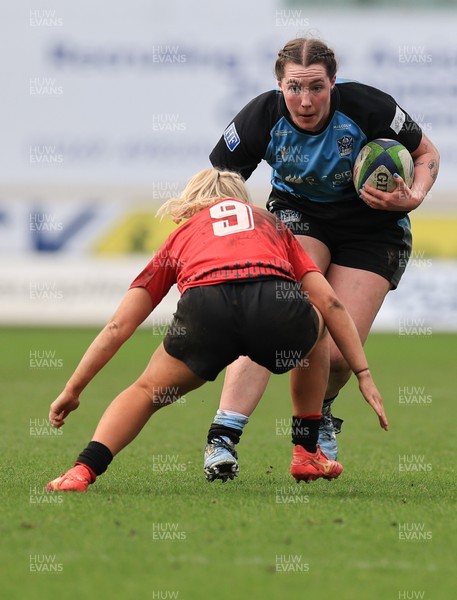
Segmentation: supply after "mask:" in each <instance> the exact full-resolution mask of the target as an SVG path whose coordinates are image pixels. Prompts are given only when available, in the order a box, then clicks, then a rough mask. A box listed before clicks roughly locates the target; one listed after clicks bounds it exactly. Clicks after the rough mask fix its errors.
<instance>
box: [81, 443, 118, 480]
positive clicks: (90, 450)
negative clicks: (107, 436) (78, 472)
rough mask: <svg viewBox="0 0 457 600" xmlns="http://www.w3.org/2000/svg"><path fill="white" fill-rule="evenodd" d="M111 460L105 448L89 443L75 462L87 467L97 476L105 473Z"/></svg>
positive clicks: (110, 454)
mask: <svg viewBox="0 0 457 600" xmlns="http://www.w3.org/2000/svg"><path fill="white" fill-rule="evenodd" d="M112 460H113V455H112V453H111V450H110V449H109V448H108V447H107V446H105V445H104V444H101V443H100V442H89V444H88V445H87V447H86V448H85V449H84V450H83V451H82V452H81V454H80V455H79V456H78V458H77V459H76V462H77V463H81V464H83V465H87V466H88V467H90V468H91V469H92V471H93V472H94V473H95V474H96V475H97V476H98V475H101V474H102V473H104V472H105V471H106V469H107V468H108V466H109V464H110V462H111V461H112Z"/></svg>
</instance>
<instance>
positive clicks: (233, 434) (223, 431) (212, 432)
mask: <svg viewBox="0 0 457 600" xmlns="http://www.w3.org/2000/svg"><path fill="white" fill-rule="evenodd" d="M242 433H243V432H242V430H241V429H234V428H233V427H227V425H221V424H219V423H211V427H210V428H209V431H208V444H210V443H211V440H212V439H213V438H215V437H218V436H221V435H225V437H228V438H230V439H231V441H232V442H233V443H234V444H238V442H239V441H240V437H241V435H242Z"/></svg>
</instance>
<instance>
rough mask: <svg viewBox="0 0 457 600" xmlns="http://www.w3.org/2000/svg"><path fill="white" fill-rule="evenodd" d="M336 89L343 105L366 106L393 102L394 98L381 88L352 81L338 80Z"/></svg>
mask: <svg viewBox="0 0 457 600" xmlns="http://www.w3.org/2000/svg"><path fill="white" fill-rule="evenodd" d="M335 88H336V90H337V93H338V95H339V99H340V102H341V104H342V105H350V104H356V105H366V104H367V103H374V104H376V103H378V102H380V103H385V102H386V101H390V102H392V101H393V98H392V96H390V95H389V94H388V93H387V92H384V91H383V90H380V89H379V88H376V87H373V86H372V85H367V84H366V83H361V82H360V81H355V80H352V79H339V78H338V79H337V80H336V83H335Z"/></svg>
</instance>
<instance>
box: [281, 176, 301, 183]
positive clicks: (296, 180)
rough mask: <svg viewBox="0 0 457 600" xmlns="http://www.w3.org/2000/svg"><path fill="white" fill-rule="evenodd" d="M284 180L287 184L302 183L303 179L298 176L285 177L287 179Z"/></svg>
mask: <svg viewBox="0 0 457 600" xmlns="http://www.w3.org/2000/svg"><path fill="white" fill-rule="evenodd" d="M284 179H285V180H286V181H288V182H289V183H303V179H302V178H301V177H300V176H298V177H297V176H296V175H287V177H285V178H284Z"/></svg>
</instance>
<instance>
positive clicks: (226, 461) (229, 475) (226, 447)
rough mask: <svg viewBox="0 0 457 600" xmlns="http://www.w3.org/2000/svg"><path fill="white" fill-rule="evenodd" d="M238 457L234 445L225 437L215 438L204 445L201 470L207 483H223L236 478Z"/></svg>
mask: <svg viewBox="0 0 457 600" xmlns="http://www.w3.org/2000/svg"><path fill="white" fill-rule="evenodd" d="M237 458H238V455H237V453H236V450H235V444H234V443H233V442H232V441H231V439H230V438H229V437H227V436H225V435H221V436H217V437H214V438H212V440H211V441H210V442H209V443H208V444H206V448H205V461H204V464H203V470H204V471H205V477H206V479H207V481H214V480H215V479H220V480H221V481H223V482H225V481H227V479H233V478H234V477H237V476H238V472H239V466H238V461H237Z"/></svg>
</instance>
